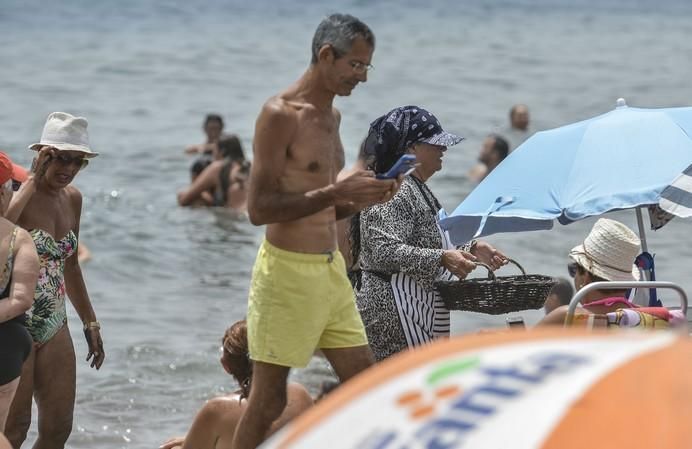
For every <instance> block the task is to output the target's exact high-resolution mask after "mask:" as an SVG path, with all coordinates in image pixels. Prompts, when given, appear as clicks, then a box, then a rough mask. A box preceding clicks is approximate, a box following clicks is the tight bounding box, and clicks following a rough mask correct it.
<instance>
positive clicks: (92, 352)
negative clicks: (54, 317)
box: [65, 187, 106, 369]
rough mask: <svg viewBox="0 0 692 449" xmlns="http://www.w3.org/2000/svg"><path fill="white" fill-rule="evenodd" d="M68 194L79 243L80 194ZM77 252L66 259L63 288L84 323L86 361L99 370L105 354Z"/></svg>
mask: <svg viewBox="0 0 692 449" xmlns="http://www.w3.org/2000/svg"><path fill="white" fill-rule="evenodd" d="M67 189H68V194H69V196H70V202H71V203H72V211H73V213H74V214H75V217H74V220H75V227H74V229H73V231H74V233H75V235H76V236H77V240H78V241H79V223H80V218H81V214H82V194H81V193H79V190H77V189H76V188H74V187H67ZM77 253H78V251H75V253H74V254H72V256H70V257H68V258H67V260H66V261H65V287H66V289H67V296H68V297H69V298H70V302H71V303H72V305H73V306H74V308H75V310H76V311H77V315H79V318H80V319H81V320H82V323H84V326H85V329H84V336H85V337H86V339H87V344H88V345H89V354H88V355H87V361H89V359H91V358H92V357H93V360H92V361H91V367H92V368H93V367H96V369H99V368H101V365H102V364H103V360H104V359H105V357H106V354H105V352H104V350H103V341H102V340H101V329H100V327H99V325H97V324H96V323H97V321H96V313H95V312H94V308H93V307H92V305H91V300H90V299H89V293H88V292H87V288H86V284H85V283H84V277H83V276H82V269H81V268H80V266H79V256H78V255H77Z"/></svg>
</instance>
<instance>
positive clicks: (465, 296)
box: [435, 259, 557, 315]
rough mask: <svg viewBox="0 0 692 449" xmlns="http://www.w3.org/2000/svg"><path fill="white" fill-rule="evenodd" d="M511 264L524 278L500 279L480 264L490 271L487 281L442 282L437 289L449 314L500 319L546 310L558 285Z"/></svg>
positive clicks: (500, 277) (501, 277)
mask: <svg viewBox="0 0 692 449" xmlns="http://www.w3.org/2000/svg"><path fill="white" fill-rule="evenodd" d="M509 261H510V262H512V263H513V264H514V265H516V266H517V267H519V269H520V270H521V273H522V274H521V275H515V276H497V277H496V276H495V274H494V273H493V272H492V270H491V269H490V267H489V266H487V265H485V264H482V263H478V265H481V266H483V267H485V268H486V269H487V270H488V278H487V279H480V278H478V279H467V280H463V281H438V282H436V283H435V288H436V289H437V291H438V292H439V293H440V296H441V297H442V300H443V301H444V303H445V305H446V306H447V308H448V309H449V310H466V311H471V312H480V313H487V314H490V315H500V314H502V313H509V312H517V311H520V310H528V309H540V308H541V307H543V303H544V302H545V298H546V297H547V296H548V293H549V292H550V289H551V288H552V287H553V285H555V284H556V283H557V281H556V280H555V279H554V278H552V277H550V276H542V275H539V274H526V271H524V268H522V266H521V265H519V264H518V263H517V262H516V261H514V260H512V259H509Z"/></svg>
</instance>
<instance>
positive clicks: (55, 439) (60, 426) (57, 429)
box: [38, 416, 72, 447]
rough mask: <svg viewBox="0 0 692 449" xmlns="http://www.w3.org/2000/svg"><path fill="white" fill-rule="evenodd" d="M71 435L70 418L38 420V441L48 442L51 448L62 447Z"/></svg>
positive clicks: (60, 417) (56, 417)
mask: <svg viewBox="0 0 692 449" xmlns="http://www.w3.org/2000/svg"><path fill="white" fill-rule="evenodd" d="M71 433H72V416H59V417H58V416H55V417H50V418H48V417H46V418H43V419H41V420H39V426H38V436H39V439H41V440H43V441H50V442H51V446H56V447H62V446H64V445H65V442H67V439H68V438H69V437H70V434H71Z"/></svg>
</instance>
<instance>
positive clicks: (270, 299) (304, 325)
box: [233, 14, 398, 449]
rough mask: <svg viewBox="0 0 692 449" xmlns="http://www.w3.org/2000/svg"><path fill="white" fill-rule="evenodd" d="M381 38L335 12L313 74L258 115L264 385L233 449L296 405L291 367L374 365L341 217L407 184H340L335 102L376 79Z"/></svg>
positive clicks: (252, 307)
mask: <svg viewBox="0 0 692 449" xmlns="http://www.w3.org/2000/svg"><path fill="white" fill-rule="evenodd" d="M374 43H375V39H374V36H373V34H372V31H370V29H369V28H368V26H367V25H365V24H364V23H362V22H361V21H359V20H358V19H356V18H355V17H352V16H349V15H343V14H334V15H331V16H329V17H327V18H326V19H324V20H323V21H322V23H320V25H319V26H318V28H317V31H316V32H315V36H314V38H313V42H312V61H311V63H310V66H309V67H308V69H307V71H306V72H305V73H304V74H303V75H302V77H301V78H300V79H298V81H296V82H295V83H294V84H293V85H292V86H290V87H289V88H288V89H287V90H285V91H284V92H282V93H280V94H279V95H277V96H275V97H272V98H270V99H269V100H268V101H267V102H266V103H265V104H264V106H263V108H262V111H261V113H260V115H259V117H258V119H257V123H256V127H255V138H254V159H253V164H252V171H251V174H250V187H249V197H248V213H249V217H250V220H251V221H252V223H253V224H255V225H263V224H266V225H267V229H266V239H265V241H264V242H263V243H262V246H261V247H260V249H259V252H258V254H257V260H256V262H255V267H254V270H253V275H252V285H251V287H250V296H249V304H248V317H247V323H248V340H249V346H250V357H251V358H252V360H253V361H254V371H253V376H252V385H253V388H252V391H251V393H250V397H249V400H248V405H247V409H246V411H245V413H244V414H243V416H242V418H241V420H240V423H239V424H238V427H237V431H236V434H235V436H234V440H233V448H234V449H249V448H255V447H256V446H258V445H259V444H260V443H261V442H262V440H263V439H264V438H265V436H266V434H267V431H268V430H269V428H270V425H271V423H272V422H273V421H274V420H275V419H277V418H278V417H279V416H280V415H281V412H282V410H283V409H284V407H285V405H286V379H287V376H288V373H289V370H290V368H291V367H303V366H305V365H307V363H308V362H309V360H310V358H311V356H312V354H313V352H314V350H315V348H320V349H322V352H323V353H324V354H325V356H326V357H327V359H328V360H329V362H330V363H331V365H332V366H333V367H334V370H335V371H336V373H337V375H338V376H339V378H340V379H341V380H342V381H346V380H348V379H349V378H351V377H353V376H354V375H355V374H357V373H358V372H360V371H362V370H363V369H365V368H367V367H368V366H370V365H371V364H372V363H373V357H372V353H371V352H370V349H369V346H368V342H367V338H366V336H365V331H364V328H363V323H362V321H361V319H360V315H359V314H358V311H357V309H356V305H355V300H354V297H353V291H352V289H351V285H350V283H349V281H348V278H347V277H346V269H345V265H344V260H343V257H341V254H340V253H339V251H338V250H337V232H336V221H337V220H338V219H341V218H345V217H347V216H349V215H352V214H353V213H355V212H356V211H359V210H360V209H362V208H364V207H367V206H368V205H372V204H376V203H379V202H384V201H388V200H389V199H390V198H391V197H392V196H393V195H394V194H395V193H396V191H397V188H398V181H397V180H386V181H384V180H379V179H375V178H374V173H372V172H370V171H365V170H358V171H356V172H354V173H353V174H351V175H350V176H348V177H346V178H344V179H342V180H339V181H337V174H338V173H339V171H340V170H341V169H342V168H343V166H344V151H343V147H342V145H341V140H340V137H339V122H340V114H339V112H338V111H337V110H336V109H334V107H333V106H332V103H333V100H334V97H335V96H336V95H340V96H347V95H350V93H351V91H352V90H353V89H354V88H355V87H356V85H358V83H362V82H365V81H366V80H367V72H368V69H369V68H370V60H371V58H372V54H373V50H374Z"/></svg>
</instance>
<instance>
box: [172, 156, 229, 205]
mask: <svg viewBox="0 0 692 449" xmlns="http://www.w3.org/2000/svg"><path fill="white" fill-rule="evenodd" d="M222 165H223V161H215V162H212V163H211V164H210V165H209V166H208V167H207V168H205V169H204V170H203V171H202V173H200V174H199V176H197V177H196V178H195V180H194V181H192V184H190V187H188V188H187V189H185V190H182V191H180V192H178V204H179V205H181V206H189V205H191V204H192V203H194V202H195V201H196V200H197V199H200V198H202V199H204V200H205V202H207V201H208V200H209V198H208V197H206V196H205V195H204V193H205V192H206V191H208V190H210V189H213V188H215V187H216V184H217V182H218V180H219V172H220V171H221V167H222ZM209 206H211V204H209Z"/></svg>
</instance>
